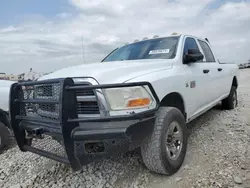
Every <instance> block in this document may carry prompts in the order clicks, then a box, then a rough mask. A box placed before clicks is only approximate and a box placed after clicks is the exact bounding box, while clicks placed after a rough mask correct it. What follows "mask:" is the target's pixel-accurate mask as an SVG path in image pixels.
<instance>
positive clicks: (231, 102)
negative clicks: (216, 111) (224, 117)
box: [222, 86, 238, 110]
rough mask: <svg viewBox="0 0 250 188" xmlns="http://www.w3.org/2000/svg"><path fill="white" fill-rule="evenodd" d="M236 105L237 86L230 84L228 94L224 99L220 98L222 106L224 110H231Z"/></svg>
mask: <svg viewBox="0 0 250 188" xmlns="http://www.w3.org/2000/svg"><path fill="white" fill-rule="evenodd" d="M237 105H238V99H237V88H236V87H235V86H232V87H231V90H230V94H229V96H228V97H227V98H225V99H224V100H222V108H223V109H226V110H232V109H234V108H236V107H237Z"/></svg>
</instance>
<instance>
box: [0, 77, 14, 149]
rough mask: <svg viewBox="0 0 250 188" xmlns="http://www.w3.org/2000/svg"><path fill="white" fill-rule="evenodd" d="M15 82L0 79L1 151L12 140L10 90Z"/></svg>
mask: <svg viewBox="0 0 250 188" xmlns="http://www.w3.org/2000/svg"><path fill="white" fill-rule="evenodd" d="M13 83H14V82H12V81H8V80H0V152H1V150H2V149H3V148H4V147H5V146H7V145H8V143H9V141H10V129H11V126H10V119H9V92H10V87H11V85H12V84H13Z"/></svg>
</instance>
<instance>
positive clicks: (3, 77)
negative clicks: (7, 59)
mask: <svg viewBox="0 0 250 188" xmlns="http://www.w3.org/2000/svg"><path fill="white" fill-rule="evenodd" d="M0 80H6V73H4V72H0Z"/></svg>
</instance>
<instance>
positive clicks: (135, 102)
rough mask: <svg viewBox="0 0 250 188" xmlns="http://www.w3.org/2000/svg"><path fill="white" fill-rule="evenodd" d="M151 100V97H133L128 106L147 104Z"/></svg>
mask: <svg viewBox="0 0 250 188" xmlns="http://www.w3.org/2000/svg"><path fill="white" fill-rule="evenodd" d="M150 102H151V100H150V99H149V98H139V99H132V100H129V101H128V104H127V107H139V106H147V105H149V104H150Z"/></svg>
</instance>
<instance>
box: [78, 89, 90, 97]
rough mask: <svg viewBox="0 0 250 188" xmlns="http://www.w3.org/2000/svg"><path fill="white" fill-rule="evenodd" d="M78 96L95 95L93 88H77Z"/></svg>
mask: <svg viewBox="0 0 250 188" xmlns="http://www.w3.org/2000/svg"><path fill="white" fill-rule="evenodd" d="M76 96H95V93H94V91H93V89H86V90H76Z"/></svg>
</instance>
